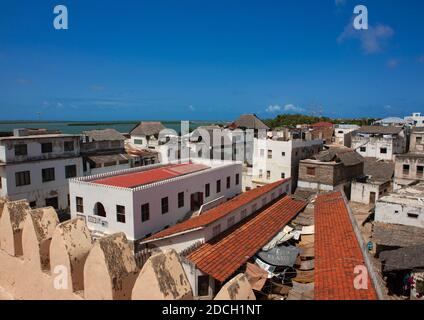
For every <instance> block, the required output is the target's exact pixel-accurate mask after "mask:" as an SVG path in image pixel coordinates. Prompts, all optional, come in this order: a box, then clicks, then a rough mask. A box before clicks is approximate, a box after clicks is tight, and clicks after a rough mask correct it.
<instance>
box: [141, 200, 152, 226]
mask: <svg viewBox="0 0 424 320" xmlns="http://www.w3.org/2000/svg"><path fill="white" fill-rule="evenodd" d="M149 219H150V206H149V204H148V203H145V204H143V205H141V222H145V221H147V220H149Z"/></svg>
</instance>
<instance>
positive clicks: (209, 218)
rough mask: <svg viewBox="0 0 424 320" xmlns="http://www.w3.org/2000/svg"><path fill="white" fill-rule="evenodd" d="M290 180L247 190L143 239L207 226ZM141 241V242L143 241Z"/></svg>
mask: <svg viewBox="0 0 424 320" xmlns="http://www.w3.org/2000/svg"><path fill="white" fill-rule="evenodd" d="M287 181H290V178H288V179H283V180H279V181H277V182H274V183H270V184H267V185H264V186H263V187H260V188H255V189H252V190H249V191H246V192H244V193H242V194H240V195H238V196H237V197H234V198H233V199H231V200H229V201H226V202H224V203H223V204H221V205H219V206H217V207H215V208H213V209H210V210H208V211H206V212H205V213H203V214H201V215H200V216H197V217H194V218H192V219H189V220H186V221H184V222H181V223H179V224H176V225H174V226H172V227H170V228H168V229H165V230H163V231H160V232H158V233H155V234H153V235H152V236H150V237H149V238H147V239H145V240H144V241H150V240H155V239H160V238H165V237H169V236H172V235H174V234H178V233H181V232H185V231H188V230H193V229H198V228H201V227H204V226H207V225H209V224H211V223H213V222H215V221H217V220H219V219H221V218H223V217H225V216H226V215H228V214H230V213H231V212H234V210H237V209H238V208H240V207H242V206H244V205H246V204H248V203H250V202H252V201H254V200H256V199H258V198H260V197H261V196H263V195H264V194H266V193H268V192H270V191H271V190H274V189H277V188H278V187H279V186H280V185H282V184H283V183H285V182H287ZM144 241H143V242H144Z"/></svg>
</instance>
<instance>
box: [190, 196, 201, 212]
mask: <svg viewBox="0 0 424 320" xmlns="http://www.w3.org/2000/svg"><path fill="white" fill-rule="evenodd" d="M202 205H203V192H196V193H192V194H191V197H190V210H191V211H197V210H199V209H200V207H201V206H202Z"/></svg>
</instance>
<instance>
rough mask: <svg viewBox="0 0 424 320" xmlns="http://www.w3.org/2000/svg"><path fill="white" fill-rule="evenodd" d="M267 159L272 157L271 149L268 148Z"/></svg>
mask: <svg viewBox="0 0 424 320" xmlns="http://www.w3.org/2000/svg"><path fill="white" fill-rule="evenodd" d="M268 159H272V150H268Z"/></svg>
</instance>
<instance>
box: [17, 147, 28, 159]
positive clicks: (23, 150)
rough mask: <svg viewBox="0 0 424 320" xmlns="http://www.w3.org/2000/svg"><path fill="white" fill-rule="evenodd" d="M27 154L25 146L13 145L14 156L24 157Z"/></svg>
mask: <svg viewBox="0 0 424 320" xmlns="http://www.w3.org/2000/svg"><path fill="white" fill-rule="evenodd" d="M27 154H28V148H27V145H26V144H17V145H15V156H26V155H27Z"/></svg>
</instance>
